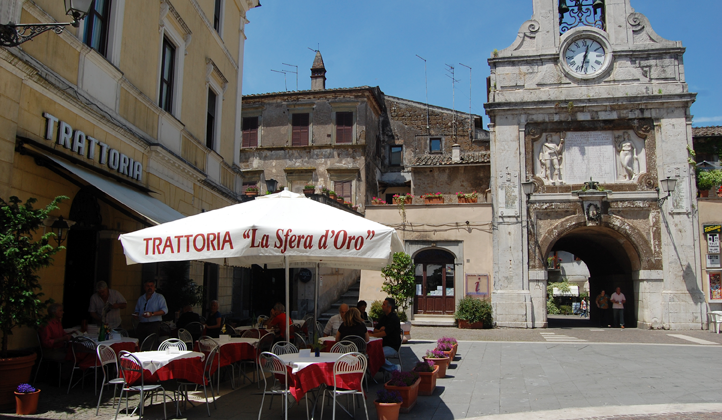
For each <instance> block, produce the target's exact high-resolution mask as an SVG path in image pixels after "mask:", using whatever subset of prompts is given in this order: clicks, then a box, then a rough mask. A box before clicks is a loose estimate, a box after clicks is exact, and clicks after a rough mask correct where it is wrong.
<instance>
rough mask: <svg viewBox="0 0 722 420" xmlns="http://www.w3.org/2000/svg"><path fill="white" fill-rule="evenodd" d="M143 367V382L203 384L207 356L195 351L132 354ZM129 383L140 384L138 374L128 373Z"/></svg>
mask: <svg viewBox="0 0 722 420" xmlns="http://www.w3.org/2000/svg"><path fill="white" fill-rule="evenodd" d="M132 354H133V356H135V357H136V358H137V359H138V360H139V361H140V363H141V364H142V365H143V382H144V383H145V384H152V383H156V382H159V381H169V380H171V379H181V380H185V381H188V382H194V383H197V384H202V383H203V367H204V363H203V361H204V360H205V358H206V356H205V354H203V353H200V352H195V351H179V352H178V353H169V352H167V351H141V352H137V353H132ZM128 373H129V374H130V376H129V377H128V378H126V380H127V381H128V383H130V384H132V385H136V384H138V383H140V376H139V375H138V373H137V372H128Z"/></svg>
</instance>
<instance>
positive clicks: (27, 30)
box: [0, 0, 93, 47]
mask: <svg viewBox="0 0 722 420" xmlns="http://www.w3.org/2000/svg"><path fill="white" fill-rule="evenodd" d="M64 1H65V14H66V15H68V16H72V17H73V21H72V22H67V23H41V24H34V23H22V24H15V23H12V22H10V23H8V24H7V25H0V45H1V46H3V47H17V46H18V45H20V44H22V43H23V42H25V41H30V40H31V39H33V38H35V37H36V36H38V35H40V34H42V33H43V32H47V31H51V30H52V31H53V32H55V33H56V34H61V33H62V32H63V30H64V29H65V27H66V26H68V25H72V26H73V27H75V28H77V27H79V26H80V21H81V20H83V19H84V18H85V16H87V15H88V13H89V12H90V7H91V6H92V5H93V0H64Z"/></svg>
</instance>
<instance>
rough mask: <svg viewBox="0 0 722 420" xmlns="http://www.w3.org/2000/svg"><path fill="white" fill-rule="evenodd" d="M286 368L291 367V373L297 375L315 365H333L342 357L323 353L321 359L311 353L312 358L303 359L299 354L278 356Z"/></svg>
mask: <svg viewBox="0 0 722 420" xmlns="http://www.w3.org/2000/svg"><path fill="white" fill-rule="evenodd" d="M278 357H279V358H280V359H281V360H283V362H284V363H285V364H286V366H290V367H292V368H293V369H292V370H291V373H296V372H298V371H299V370H301V369H303V368H305V367H308V366H311V365H312V364H314V363H333V362H335V361H336V360H338V358H339V357H341V354H339V353H321V356H320V357H316V356H315V355H314V354H313V353H311V357H303V356H301V355H300V354H299V353H289V354H282V355H280V356H278Z"/></svg>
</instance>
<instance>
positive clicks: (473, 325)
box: [459, 319, 484, 330]
mask: <svg viewBox="0 0 722 420" xmlns="http://www.w3.org/2000/svg"><path fill="white" fill-rule="evenodd" d="M459 328H463V329H472V330H480V329H482V328H484V323H483V322H468V321H466V320H465V319H460V320H459Z"/></svg>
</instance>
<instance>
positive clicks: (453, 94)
mask: <svg viewBox="0 0 722 420" xmlns="http://www.w3.org/2000/svg"><path fill="white" fill-rule="evenodd" d="M446 67H447V69H446V72H447V73H449V74H447V75H446V77H448V78H449V79H451V112H452V113H453V116H454V119H453V123H452V124H453V125H454V143H456V104H455V101H456V82H458V81H459V80H456V79H454V70H455V69H454V66H452V65H451V64H446Z"/></svg>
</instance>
